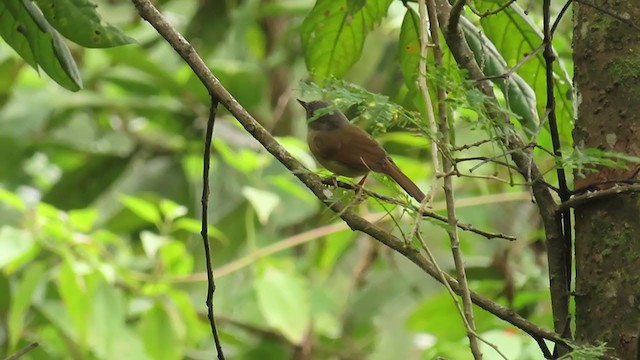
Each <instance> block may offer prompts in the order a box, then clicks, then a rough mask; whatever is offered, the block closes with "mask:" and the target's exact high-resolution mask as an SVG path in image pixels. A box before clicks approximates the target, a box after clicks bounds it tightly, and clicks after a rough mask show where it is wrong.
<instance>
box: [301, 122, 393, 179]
mask: <svg viewBox="0 0 640 360" xmlns="http://www.w3.org/2000/svg"><path fill="white" fill-rule="evenodd" d="M308 141H309V146H310V148H311V151H312V152H313V154H314V155H315V156H316V158H317V159H318V161H319V162H320V163H321V164H322V165H323V166H325V167H326V168H327V169H329V170H331V171H333V172H335V173H336V174H338V175H345V176H358V175H363V174H365V173H366V172H368V171H376V172H381V171H382V169H383V164H384V162H385V160H386V158H387V153H386V152H385V151H384V149H383V148H382V146H380V144H378V142H376V141H375V140H374V139H373V138H372V137H371V136H370V135H369V134H368V133H367V132H366V131H364V130H362V129H360V128H359V127H357V126H355V125H349V126H346V127H341V128H339V129H336V130H331V131H313V132H311V133H310V134H309V138H308Z"/></svg>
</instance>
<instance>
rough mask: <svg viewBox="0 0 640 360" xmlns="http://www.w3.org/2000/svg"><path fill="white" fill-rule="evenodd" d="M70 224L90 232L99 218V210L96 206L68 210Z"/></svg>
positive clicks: (79, 229)
mask: <svg viewBox="0 0 640 360" xmlns="http://www.w3.org/2000/svg"><path fill="white" fill-rule="evenodd" d="M68 215H69V224H70V225H71V227H72V228H74V229H75V230H78V231H82V232H89V231H91V229H92V228H93V225H94V224H95V223H96V220H98V210H97V209H94V208H88V209H78V210H71V211H69V212H68Z"/></svg>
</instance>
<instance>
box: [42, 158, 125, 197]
mask: <svg viewBox="0 0 640 360" xmlns="http://www.w3.org/2000/svg"><path fill="white" fill-rule="evenodd" d="M129 160H131V157H118V156H106V155H91V154H88V155H87V158H86V163H85V165H84V166H80V167H78V168H76V169H73V170H70V171H67V172H65V173H64V175H63V176H62V178H61V179H60V180H59V181H58V182H57V183H56V184H55V185H53V187H52V188H51V189H50V190H49V191H48V192H47V193H46V194H45V196H44V198H43V201H45V202H47V203H50V204H53V205H55V206H56V207H58V208H60V209H62V210H69V209H77V208H86V207H87V206H88V205H90V204H91V203H93V201H94V200H96V199H97V198H98V197H99V196H100V195H102V194H104V193H105V192H106V191H107V190H108V189H109V187H110V186H111V185H112V184H113V183H114V182H115V181H116V180H117V179H118V178H119V177H120V175H122V173H123V172H124V171H125V169H126V168H127V165H129Z"/></svg>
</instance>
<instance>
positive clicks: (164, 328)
mask: <svg viewBox="0 0 640 360" xmlns="http://www.w3.org/2000/svg"><path fill="white" fill-rule="evenodd" d="M176 325H179V318H177V317H175V316H170V315H169V313H168V312H167V309H166V308H165V307H164V306H162V304H160V303H156V304H155V305H154V306H153V307H152V308H151V309H150V310H148V311H147V312H145V313H144V315H143V317H142V320H141V321H140V329H139V333H140V334H141V335H142V341H143V342H144V347H145V349H146V350H147V354H148V355H149V356H150V357H151V358H152V359H155V360H174V359H181V358H182V356H181V354H182V352H183V347H184V344H183V340H184V333H183V334H181V332H182V331H180V326H176ZM181 325H182V326H184V324H181Z"/></svg>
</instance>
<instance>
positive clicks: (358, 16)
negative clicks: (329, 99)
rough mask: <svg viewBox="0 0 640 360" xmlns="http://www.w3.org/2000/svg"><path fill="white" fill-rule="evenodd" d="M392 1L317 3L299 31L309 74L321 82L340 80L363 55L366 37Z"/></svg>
mask: <svg viewBox="0 0 640 360" xmlns="http://www.w3.org/2000/svg"><path fill="white" fill-rule="evenodd" d="M390 4H391V0H369V1H345V0H317V1H316V4H315V6H314V7H313V9H311V12H310V13H309V15H307V17H306V18H305V19H304V22H303V23H302V28H301V37H302V47H303V49H304V57H305V61H306V63H307V68H308V69H309V72H310V73H311V75H312V76H313V77H314V79H315V80H316V81H319V82H322V81H324V80H325V79H326V78H328V77H329V76H330V75H333V76H336V77H341V76H342V75H344V74H345V73H346V71H347V70H348V69H349V68H350V67H351V65H353V64H354V63H355V62H356V61H357V60H358V58H360V55H361V54H362V47H363V45H364V40H365V37H366V36H367V34H368V33H369V32H370V31H371V30H372V29H373V28H374V26H375V25H376V24H377V23H378V22H379V21H380V20H381V19H382V18H383V17H385V16H386V15H387V9H388V7H389V5H390Z"/></svg>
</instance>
